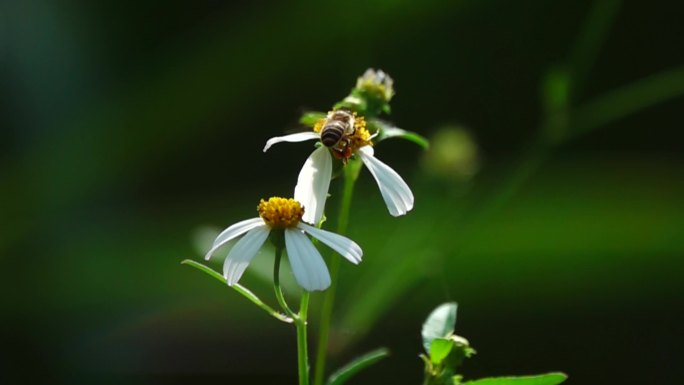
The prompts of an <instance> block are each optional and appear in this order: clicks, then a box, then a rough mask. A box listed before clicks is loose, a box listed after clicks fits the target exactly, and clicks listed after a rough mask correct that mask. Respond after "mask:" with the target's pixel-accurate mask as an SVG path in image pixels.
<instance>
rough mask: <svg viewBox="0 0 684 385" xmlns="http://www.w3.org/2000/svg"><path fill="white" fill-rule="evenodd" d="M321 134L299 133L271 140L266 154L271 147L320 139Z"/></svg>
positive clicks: (266, 148) (267, 144)
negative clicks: (284, 143) (277, 144)
mask: <svg viewBox="0 0 684 385" xmlns="http://www.w3.org/2000/svg"><path fill="white" fill-rule="evenodd" d="M320 138H321V134H319V133H317V132H313V131H305V132H298V133H296V134H290V135H285V136H276V137H273V138H271V139H269V140H268V141H267V142H266V146H264V152H266V151H268V149H269V148H271V146H273V145H274V144H276V143H280V142H303V141H305V140H312V139H320Z"/></svg>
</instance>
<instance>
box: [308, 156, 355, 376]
mask: <svg viewBox="0 0 684 385" xmlns="http://www.w3.org/2000/svg"><path fill="white" fill-rule="evenodd" d="M360 171H361V162H360V161H359V160H352V161H351V162H350V163H349V164H347V165H346V167H345V168H344V187H343V190H342V201H341V202H340V211H339V213H338V215H339V217H338V218H337V233H338V234H341V235H345V234H346V233H347V226H348V225H349V212H350V211H351V202H352V196H353V195H354V185H355V184H356V179H357V177H358V176H359V172H360ZM340 265H341V262H340V258H332V260H331V261H330V278H331V284H330V287H329V288H328V290H326V292H325V296H324V298H323V305H322V306H321V321H320V326H319V330H318V349H316V369H315V372H314V384H315V385H322V384H323V376H324V375H325V359H326V355H327V351H328V339H329V336H330V319H331V318H332V311H333V305H334V304H335V292H336V291H337V276H338V275H339V271H340Z"/></svg>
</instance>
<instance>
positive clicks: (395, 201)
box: [357, 146, 413, 217]
mask: <svg viewBox="0 0 684 385" xmlns="http://www.w3.org/2000/svg"><path fill="white" fill-rule="evenodd" d="M357 153H358V154H359V156H360V157H361V160H362V161H363V164H365V165H366V167H367V168H368V171H370V173H371V174H373V178H375V181H376V182H377V183H378V187H379V188H380V194H382V199H383V200H384V201H385V204H386V205H387V209H388V210H389V212H390V214H391V215H392V216H395V217H398V216H400V215H404V214H406V213H407V212H409V211H411V209H413V193H412V192H411V189H410V188H409V186H408V185H407V184H406V182H404V180H403V179H401V176H399V174H397V172H396V171H394V170H392V168H390V167H389V166H388V165H386V164H384V163H382V162H381V161H380V160H378V159H377V158H376V157H375V156H373V148H372V147H370V146H365V147H361V148H360V149H358V151H357Z"/></svg>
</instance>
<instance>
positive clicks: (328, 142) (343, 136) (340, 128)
mask: <svg viewBox="0 0 684 385" xmlns="http://www.w3.org/2000/svg"><path fill="white" fill-rule="evenodd" d="M354 124H355V122H354V114H353V113H352V112H351V111H350V110H348V109H339V110H336V111H333V112H331V113H330V114H329V115H328V117H327V118H326V119H325V121H324V122H323V128H322V129H321V142H322V143H323V145H324V146H326V147H328V148H330V149H332V150H333V153H334V154H335V155H336V156H337V157H338V158H340V159H342V160H347V159H349V157H350V156H351V148H350V147H349V144H350V137H351V136H352V135H354V133H355V131H356V128H355V126H354Z"/></svg>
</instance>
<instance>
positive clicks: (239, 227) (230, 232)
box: [204, 218, 264, 260]
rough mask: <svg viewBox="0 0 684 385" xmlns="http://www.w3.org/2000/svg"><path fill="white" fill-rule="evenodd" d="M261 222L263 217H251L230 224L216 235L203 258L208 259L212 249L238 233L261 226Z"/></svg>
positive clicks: (237, 235) (214, 249) (212, 251)
mask: <svg viewBox="0 0 684 385" xmlns="http://www.w3.org/2000/svg"><path fill="white" fill-rule="evenodd" d="M263 224H264V221H263V219H261V218H252V219H247V220H244V221H241V222H238V223H236V224H234V225H231V226H230V227H228V228H227V229H225V230H223V231H222V232H221V234H219V235H218V237H216V240H215V241H214V244H213V245H212V246H211V250H209V251H208V252H207V254H206V255H205V256H204V259H206V260H209V258H211V255H212V254H213V253H214V251H216V249H218V248H219V247H221V246H223V245H225V244H226V242H228V241H230V240H231V239H234V238H235V237H239V236H240V235H242V234H244V233H246V232H248V231H249V230H252V229H253V228H255V227H258V226H261V225H263Z"/></svg>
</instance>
